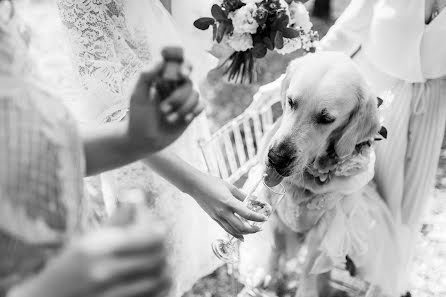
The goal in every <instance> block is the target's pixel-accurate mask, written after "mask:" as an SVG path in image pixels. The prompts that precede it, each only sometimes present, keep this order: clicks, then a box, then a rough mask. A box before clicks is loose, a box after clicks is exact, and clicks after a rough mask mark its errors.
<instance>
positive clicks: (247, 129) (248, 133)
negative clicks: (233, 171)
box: [242, 116, 256, 159]
mask: <svg viewBox="0 0 446 297" xmlns="http://www.w3.org/2000/svg"><path fill="white" fill-rule="evenodd" d="M242 131H243V132H244V133H245V144H246V148H247V150H248V158H249V159H252V158H254V156H255V154H256V153H255V149H254V138H253V137H252V130H251V118H250V117H249V116H247V117H246V118H244V119H243V130H242Z"/></svg>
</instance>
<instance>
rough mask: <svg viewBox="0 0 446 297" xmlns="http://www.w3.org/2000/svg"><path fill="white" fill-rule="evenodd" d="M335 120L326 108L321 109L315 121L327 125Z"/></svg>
mask: <svg viewBox="0 0 446 297" xmlns="http://www.w3.org/2000/svg"><path fill="white" fill-rule="evenodd" d="M335 120H336V118H335V117H334V116H333V115H331V114H329V113H328V111H327V110H323V111H322V112H321V113H320V114H319V115H318V116H317V117H316V122H317V123H318V124H322V125H328V124H331V123H333V122H334V121H335Z"/></svg>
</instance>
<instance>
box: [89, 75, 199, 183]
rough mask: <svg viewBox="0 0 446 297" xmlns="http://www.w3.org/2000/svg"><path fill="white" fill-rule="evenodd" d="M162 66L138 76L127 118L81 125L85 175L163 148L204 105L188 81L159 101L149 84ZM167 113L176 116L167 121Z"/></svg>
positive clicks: (121, 164) (155, 77)
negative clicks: (113, 121)
mask: <svg viewBox="0 0 446 297" xmlns="http://www.w3.org/2000/svg"><path fill="white" fill-rule="evenodd" d="M161 69H162V67H161V66H158V67H157V68H154V69H153V70H152V71H150V72H145V73H142V74H141V75H140V78H139V80H138V82H137V84H136V86H135V88H134V91H133V94H132V96H131V100H130V111H129V116H128V119H126V120H125V121H122V122H117V123H116V122H115V123H109V124H103V125H98V126H92V125H88V126H84V127H81V132H82V133H81V136H82V140H83V144H84V152H85V158H86V169H87V175H95V174H98V173H101V172H103V171H107V170H111V169H114V168H118V167H120V166H123V165H126V164H129V163H131V162H134V161H136V160H139V159H142V158H144V157H146V156H147V155H148V154H152V153H154V152H157V151H160V150H162V149H164V148H165V147H167V146H169V145H170V144H171V143H172V142H173V141H175V140H176V139H177V138H178V137H179V136H181V134H182V133H183V132H184V130H185V129H186V128H187V127H188V125H189V124H190V122H191V121H192V120H193V119H194V117H196V116H197V115H199V114H200V113H201V111H202V110H203V108H204V106H203V103H202V102H200V100H199V96H198V93H197V92H196V91H194V89H193V86H192V83H191V82H188V83H185V84H184V85H182V86H181V87H179V88H178V89H176V90H175V91H174V92H173V93H172V95H170V96H169V97H168V98H166V99H164V100H163V101H162V102H161V103H160V102H159V98H158V96H157V95H156V92H154V91H153V88H152V86H153V84H154V83H155V81H156V80H157V79H158V77H159V75H160V71H161ZM167 106H169V107H170V108H169V109H168V110H167V109H166V108H165V107H167ZM170 115H175V118H176V120H175V121H169V119H172V118H171V117H170Z"/></svg>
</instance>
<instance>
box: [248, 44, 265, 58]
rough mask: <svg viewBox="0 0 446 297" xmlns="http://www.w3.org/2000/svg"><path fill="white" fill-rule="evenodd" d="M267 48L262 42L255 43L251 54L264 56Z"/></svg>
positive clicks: (257, 56) (256, 56)
mask: <svg viewBox="0 0 446 297" xmlns="http://www.w3.org/2000/svg"><path fill="white" fill-rule="evenodd" d="M267 52H268V49H267V48H266V46H265V44H263V43H256V44H255V45H254V48H253V49H252V55H253V56H254V58H257V59H261V58H263V57H265V56H266V53H267Z"/></svg>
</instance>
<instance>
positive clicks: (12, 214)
mask: <svg viewBox="0 0 446 297" xmlns="http://www.w3.org/2000/svg"><path fill="white" fill-rule="evenodd" d="M1 4H3V3H1ZM6 9H7V6H2V5H0V143H1V147H0V204H1V207H0V295H1V296H4V294H5V292H6V291H8V289H10V288H11V287H12V286H14V285H19V284H20V282H21V281H23V280H24V279H25V278H27V277H29V276H30V275H32V274H34V273H37V272H38V271H39V270H40V269H41V268H42V267H43V266H44V265H45V262H46V261H47V259H49V258H50V257H51V255H53V254H54V253H55V252H56V251H57V250H58V248H60V247H61V246H62V245H63V244H64V242H65V241H66V240H67V239H68V238H69V237H70V236H72V235H73V233H75V232H78V231H81V229H82V224H83V222H84V217H85V212H84V210H85V208H86V201H85V200H84V193H83V183H82V177H83V176H84V167H85V166H84V155H83V148H82V142H81V139H80V137H79V135H78V131H77V123H76V121H75V120H74V119H73V118H72V116H71V115H70V113H69V112H68V110H67V109H66V107H65V106H64V105H63V104H62V102H61V100H60V99H59V98H55V97H54V96H53V95H52V94H51V93H50V92H49V91H48V90H47V89H46V88H44V87H42V84H41V83H40V80H39V79H38V78H37V77H35V76H34V75H30V73H31V72H32V71H31V68H32V64H31V63H28V61H29V59H28V49H27V46H26V44H25V41H24V39H23V38H22V36H23V35H22V34H21V33H22V32H21V29H20V28H21V26H20V25H19V22H18V20H17V19H16V18H15V17H14V18H13V19H9V18H8V19H7V20H5V19H3V17H4V16H5V15H9V14H8V11H7V10H6ZM5 10H6V11H5Z"/></svg>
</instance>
